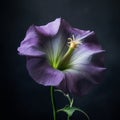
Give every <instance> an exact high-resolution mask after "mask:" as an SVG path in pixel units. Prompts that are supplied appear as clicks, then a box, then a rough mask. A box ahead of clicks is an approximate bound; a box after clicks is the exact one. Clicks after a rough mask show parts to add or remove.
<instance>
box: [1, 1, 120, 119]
mask: <svg viewBox="0 0 120 120" xmlns="http://www.w3.org/2000/svg"><path fill="white" fill-rule="evenodd" d="M1 5H2V7H1V12H2V17H1V20H2V22H1V26H2V29H1V30H2V32H3V34H1V36H3V37H1V48H4V49H3V51H2V53H1V60H2V62H1V64H2V66H3V68H2V69H1V70H2V72H3V73H4V74H3V73H2V72H1V73H2V75H3V77H2V79H1V82H2V86H1V88H3V90H2V94H1V95H0V97H1V98H3V102H1V103H2V105H3V107H2V117H3V118H2V120H5V119H7V120H8V119H12V120H19V119H20V120H24V119H25V120H44V119H47V120H52V109H51V102H50V95H49V87H43V86H41V85H38V84H37V83H35V82H34V81H33V80H32V79H31V78H30V77H29V75H28V73H27V70H26V63H25V57H21V56H19V55H18V54H17V47H18V46H19V44H20V42H21V41H22V39H23V38H24V36H25V32H26V30H27V29H28V27H29V26H30V25H31V24H36V25H42V24H46V23H47V22H49V21H52V20H54V19H55V18H57V17H62V18H64V19H66V20H67V21H68V22H69V23H70V24H71V25H72V26H74V27H77V28H80V29H90V30H94V31H95V32H96V34H97V36H98V39H99V41H100V43H101V44H102V46H103V48H104V49H105V50H106V67H107V68H108V70H107V73H106V77H105V81H104V83H103V84H101V85H100V86H99V87H98V88H96V89H95V90H94V91H92V92H90V93H89V94H88V95H86V96H83V97H78V98H76V102H75V105H76V106H78V107H79V108H81V109H83V110H84V111H86V112H87V113H88V114H89V116H90V118H91V120H115V119H118V116H119V110H118V109H119V101H120V95H119V94H120V93H119V92H120V80H119V74H120V70H119V69H120V64H119V59H120V55H119V50H120V47H119V46H120V44H119V43H120V37H119V22H120V21H119V20H120V15H119V13H120V11H119V2H118V1H115V0H114V1H113V0H99V1H97V0H16V1H13V0H11V1H4V3H3V4H1ZM2 32H1V33H2ZM56 99H57V104H58V106H63V104H65V103H66V100H65V99H63V97H62V95H61V94H57V95H56ZM0 116H1V115H0ZM7 117H8V118H7ZM78 117H79V119H78ZM59 119H61V120H64V119H65V114H59ZM72 119H74V120H85V119H86V118H85V117H84V116H83V115H82V114H78V113H75V114H74V116H73V118H72Z"/></svg>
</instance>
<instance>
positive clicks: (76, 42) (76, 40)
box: [68, 35, 82, 48]
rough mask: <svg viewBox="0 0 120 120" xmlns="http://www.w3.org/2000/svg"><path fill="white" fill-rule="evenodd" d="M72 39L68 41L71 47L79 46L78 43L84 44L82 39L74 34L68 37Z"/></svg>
mask: <svg viewBox="0 0 120 120" xmlns="http://www.w3.org/2000/svg"><path fill="white" fill-rule="evenodd" d="M68 40H70V41H69V42H68V44H69V47H70V48H77V47H78V45H81V44H82V41H81V39H80V38H78V39H76V38H75V36H74V35H72V38H68Z"/></svg>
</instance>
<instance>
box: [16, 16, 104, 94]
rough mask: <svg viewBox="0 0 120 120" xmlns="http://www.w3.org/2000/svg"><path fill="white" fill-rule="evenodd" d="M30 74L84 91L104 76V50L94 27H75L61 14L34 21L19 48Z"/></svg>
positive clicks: (48, 82)
mask: <svg viewBox="0 0 120 120" xmlns="http://www.w3.org/2000/svg"><path fill="white" fill-rule="evenodd" d="M18 51H19V54H20V55H25V56H26V57H27V69H28V72H29V74H30V76H31V77H32V78H33V79H34V80H35V81H36V82H37V83H39V84H42V85H44V86H55V87H57V88H59V89H61V90H63V91H64V92H69V93H72V94H77V95H84V94H86V93H88V91H89V90H90V89H91V88H93V87H94V86H95V85H96V84H98V83H100V82H101V81H102V79H103V74H104V71H105V68H104V53H105V51H104V50H102V48H101V46H100V44H99V42H98V40H97V38H96V35H95V33H94V32H93V31H89V30H87V31H85V30H79V29H77V28H73V27H71V26H70V25H69V24H68V23H67V22H66V21H65V20H64V19H61V18H58V19H56V20H55V21H53V22H50V23H48V24H47V25H43V26H35V25H32V26H31V27H30V28H29V29H28V31H27V33H26V36H25V38H24V40H23V41H22V42H21V45H20V47H19V48H18Z"/></svg>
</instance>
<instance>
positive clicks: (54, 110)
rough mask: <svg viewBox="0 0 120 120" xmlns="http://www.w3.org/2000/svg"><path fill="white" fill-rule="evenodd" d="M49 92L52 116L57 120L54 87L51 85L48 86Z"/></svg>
mask: <svg viewBox="0 0 120 120" xmlns="http://www.w3.org/2000/svg"><path fill="white" fill-rule="evenodd" d="M50 94H51V102H52V109H53V118H54V120H57V114H56V105H55V96H54V87H52V86H51V88H50Z"/></svg>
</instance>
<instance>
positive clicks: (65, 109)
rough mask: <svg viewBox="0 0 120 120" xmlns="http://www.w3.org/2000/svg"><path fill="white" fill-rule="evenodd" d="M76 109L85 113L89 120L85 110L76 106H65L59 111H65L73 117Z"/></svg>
mask: <svg viewBox="0 0 120 120" xmlns="http://www.w3.org/2000/svg"><path fill="white" fill-rule="evenodd" d="M75 111H79V112H81V113H83V114H84V115H85V116H86V117H87V119H88V120H89V116H88V115H87V114H86V113H85V112H84V111H83V110H81V109H79V108H76V107H70V106H65V107H64V108H62V109H59V110H58V111H57V112H65V113H66V114H67V115H68V117H71V116H72V115H73V113H74V112H75Z"/></svg>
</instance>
